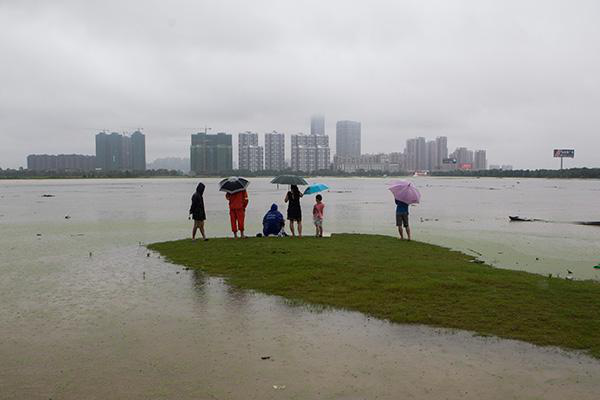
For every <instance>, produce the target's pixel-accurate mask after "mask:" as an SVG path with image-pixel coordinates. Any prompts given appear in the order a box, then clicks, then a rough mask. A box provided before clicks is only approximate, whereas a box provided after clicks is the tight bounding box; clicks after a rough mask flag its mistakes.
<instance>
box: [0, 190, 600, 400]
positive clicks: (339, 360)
mask: <svg viewBox="0 0 600 400" xmlns="http://www.w3.org/2000/svg"><path fill="white" fill-rule="evenodd" d="M315 181H318V182H323V183H327V184H328V185H329V186H331V191H330V192H327V193H324V198H325V199H324V201H325V203H326V225H325V229H326V230H328V231H329V232H378V233H384V234H393V233H394V229H395V228H394V226H393V222H394V221H393V216H394V215H393V213H394V206H393V203H392V201H391V195H390V194H389V193H387V192H386V189H385V183H386V182H388V181H389V180H386V179H334V178H322V179H315ZM196 182H197V180H190V179H142V180H89V181H79V180H77V181H62V180H52V181H10V182H0V361H1V362H0V398H1V399H48V398H52V399H82V398H85V399H106V398H127V399H149V398H151V399H174V398H177V399H251V398H256V399H271V398H286V399H287V398H292V399H293V398H297V399H305V398H323V399H373V398H380V399H397V398H425V399H439V398H449V399H459V398H467V399H468V398H472V399H480V398H498V399H506V398H540V399H541V398H544V399H550V398H557V399H559V398H560V399H562V398H565V397H567V396H569V397H571V398H577V399H588V398H589V399H592V398H594V399H595V398H597V392H598V390H600V383H598V382H600V362H599V361H597V360H593V359H590V358H588V357H585V356H582V355H578V354H576V353H573V352H564V351H561V350H558V349H554V348H539V347H536V346H532V345H529V344H525V343H520V342H515V341H508V340H499V339H495V338H481V337H475V336H472V335H471V334H469V333H467V332H450V331H445V330H439V329H433V328H429V327H423V326H404V325H398V324H389V323H386V322H384V321H380V320H376V319H370V318H367V317H365V316H364V315H362V314H359V313H353V312H342V311H330V310H315V309H312V308H310V307H303V306H294V305H290V304H288V303H286V301H285V300H283V299H281V298H277V297H272V296H264V295H261V294H257V293H253V292H248V291H239V290H236V289H234V288H231V287H229V286H227V284H226V283H224V282H222V281H221V280H219V279H216V278H208V277H204V276H202V275H201V274H199V273H197V272H195V271H184V270H183V269H182V268H181V267H178V266H175V265H170V264H167V263H165V262H164V261H163V260H161V259H159V258H158V256H157V255H156V254H153V253H150V256H149V257H148V251H147V250H146V249H145V248H144V247H143V246H140V243H142V244H143V243H149V242H153V241H159V240H170V239H175V238H182V237H185V236H187V235H189V230H190V223H189V221H188V220H187V210H188V207H189V197H190V196H191V192H192V191H193V189H194V188H195V184H196ZM415 182H416V184H417V185H418V186H419V187H420V189H421V192H422V194H423V201H422V204H421V205H419V206H416V207H413V208H412V209H411V221H412V226H413V230H414V237H415V239H417V240H425V241H428V242H432V243H437V244H442V245H446V246H449V247H453V248H457V249H462V250H467V251H471V252H473V253H474V254H477V253H481V254H482V256H481V257H482V258H483V259H486V260H488V261H490V262H493V263H494V265H496V266H498V267H502V268H514V269H524V270H529V271H532V272H536V273H542V274H547V273H553V274H563V275H564V272H566V268H569V269H571V270H573V271H574V273H575V277H576V278H581V279H588V278H590V279H595V278H596V277H595V274H594V270H593V268H592V266H593V265H595V264H596V263H597V262H598V261H600V260H599V258H600V248H599V246H600V228H598V227H590V226H581V225H576V224H571V223H569V222H572V221H585V220H600V216H599V215H598V214H597V213H598V211H597V201H595V200H596V198H597V195H598V193H599V192H600V182H599V181H576V180H573V181H567V180H537V179H535V180H516V179H455V178H419V179H416V180H415ZM205 183H207V186H208V187H207V192H206V196H205V201H206V205H207V209H208V219H209V220H208V221H207V229H208V233H209V235H210V236H223V235H226V234H227V233H228V232H227V219H226V218H227V212H226V204H225V202H224V200H223V196H222V194H221V193H219V192H217V190H216V180H209V179H206V180H205ZM284 193H285V192H284V188H281V189H280V190H277V188H276V187H275V186H273V185H269V184H268V180H265V179H254V180H253V183H252V186H251V190H250V196H251V199H250V200H251V203H250V207H249V210H248V232H249V233H255V232H256V231H258V230H259V228H260V220H261V217H262V214H263V213H264V211H265V210H266V209H267V207H268V206H269V205H270V204H271V202H274V201H276V202H278V203H279V204H280V205H281V204H282V203H283V202H282V201H281V199H282V197H283V196H284ZM44 194H49V195H54V196H55V197H42V195H44ZM310 200H312V199H308V198H306V199H305V200H304V204H303V207H304V212H305V215H308V212H309V211H310ZM514 214H516V215H521V216H525V217H531V218H539V219H544V220H549V221H553V222H551V223H541V222H540V223H538V222H530V223H529V222H527V223H509V222H508V218H507V216H508V215H514ZM67 216H68V217H69V218H65V217H67ZM421 219H422V222H421ZM306 230H307V232H306V233H309V232H312V230H311V227H307V229H306ZM208 245H210V242H208ZM536 257H537V258H538V260H536ZM263 357H269V358H268V359H264V360H263V359H262V358H263Z"/></svg>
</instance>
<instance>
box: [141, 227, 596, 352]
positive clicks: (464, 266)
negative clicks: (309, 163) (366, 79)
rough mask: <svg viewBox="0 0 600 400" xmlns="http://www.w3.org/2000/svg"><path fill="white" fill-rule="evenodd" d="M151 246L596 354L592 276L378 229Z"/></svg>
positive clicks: (257, 283)
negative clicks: (486, 259)
mask: <svg viewBox="0 0 600 400" xmlns="http://www.w3.org/2000/svg"><path fill="white" fill-rule="evenodd" d="M148 247H149V248H150V249H151V250H155V251H157V252H159V253H160V254H162V255H163V256H165V257H166V258H167V259H168V260H170V261H171V262H173V263H176V264H181V265H185V266H187V267H191V268H198V269H200V270H202V271H204V272H205V273H206V274H209V275H215V276H223V277H225V278H227V282H228V283H229V284H231V285H234V286H237V287H240V288H244V289H253V290H257V291H260V292H263V293H267V294H273V295H278V296H282V297H286V298H289V299H292V300H296V301H302V302H306V303H311V304H318V305H325V306H331V307H336V308H342V309H348V310H355V311H360V312H363V313H365V314H369V315H372V316H375V317H378V318H382V319H387V320H390V321H393V322H399V323H420V324H427V325H433V326H441V327H446V328H456V329H465V330H469V331H474V332H477V333H478V334H481V335H495V336H498V337H502V338H511V339H518V340H523V341H527V342H530V343H534V344H538V345H554V346H561V347H565V348H571V349H578V350H583V351H586V352H588V353H589V354H591V355H593V356H595V357H600V335H599V334H598V332H600V284H598V283H597V282H592V281H566V280H563V279H558V278H548V277H545V276H541V275H537V274H532V273H527V272H521V271H511V270H505V269H497V268H493V267H490V266H488V265H482V264H475V263H473V262H472V261H473V258H472V257H470V256H467V255H465V254H463V253H460V252H456V251H451V250H448V249H446V248H443V247H439V246H434V245H430V244H426V243H420V242H414V241H413V242H408V241H400V240H398V239H396V238H393V237H388V236H380V235H346V234H344V235H334V236H332V237H331V238H309V237H304V238H302V239H292V238H251V239H247V240H231V239H211V240H210V241H208V242H193V241H191V240H189V239H187V240H179V241H173V242H164V243H155V244H152V245H149V246H148Z"/></svg>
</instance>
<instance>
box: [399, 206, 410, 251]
mask: <svg viewBox="0 0 600 400" xmlns="http://www.w3.org/2000/svg"><path fill="white" fill-rule="evenodd" d="M396 226H397V227H398V233H399V234H400V239H404V235H403V234H402V226H404V229H405V230H406V236H407V237H408V240H409V241H410V226H409V225H408V204H406V203H405V202H403V201H400V200H396Z"/></svg>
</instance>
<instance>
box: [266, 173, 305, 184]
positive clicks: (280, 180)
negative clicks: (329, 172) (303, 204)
mask: <svg viewBox="0 0 600 400" xmlns="http://www.w3.org/2000/svg"><path fill="white" fill-rule="evenodd" d="M271 183H276V184H278V185H308V182H306V181H305V180H304V178H303V177H301V176H296V175H279V176H278V177H277V178H275V179H273V180H272V181H271Z"/></svg>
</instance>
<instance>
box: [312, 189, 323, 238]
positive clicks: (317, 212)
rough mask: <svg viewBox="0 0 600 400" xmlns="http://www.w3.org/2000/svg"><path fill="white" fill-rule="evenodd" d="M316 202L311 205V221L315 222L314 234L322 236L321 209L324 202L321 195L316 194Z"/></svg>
mask: <svg viewBox="0 0 600 400" xmlns="http://www.w3.org/2000/svg"><path fill="white" fill-rule="evenodd" d="M316 200H317V202H316V203H315V205H314V207H313V221H314V223H315V229H316V236H317V237H323V210H324V209H325V204H323V197H322V196H321V195H320V194H318V195H317V197H316Z"/></svg>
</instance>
